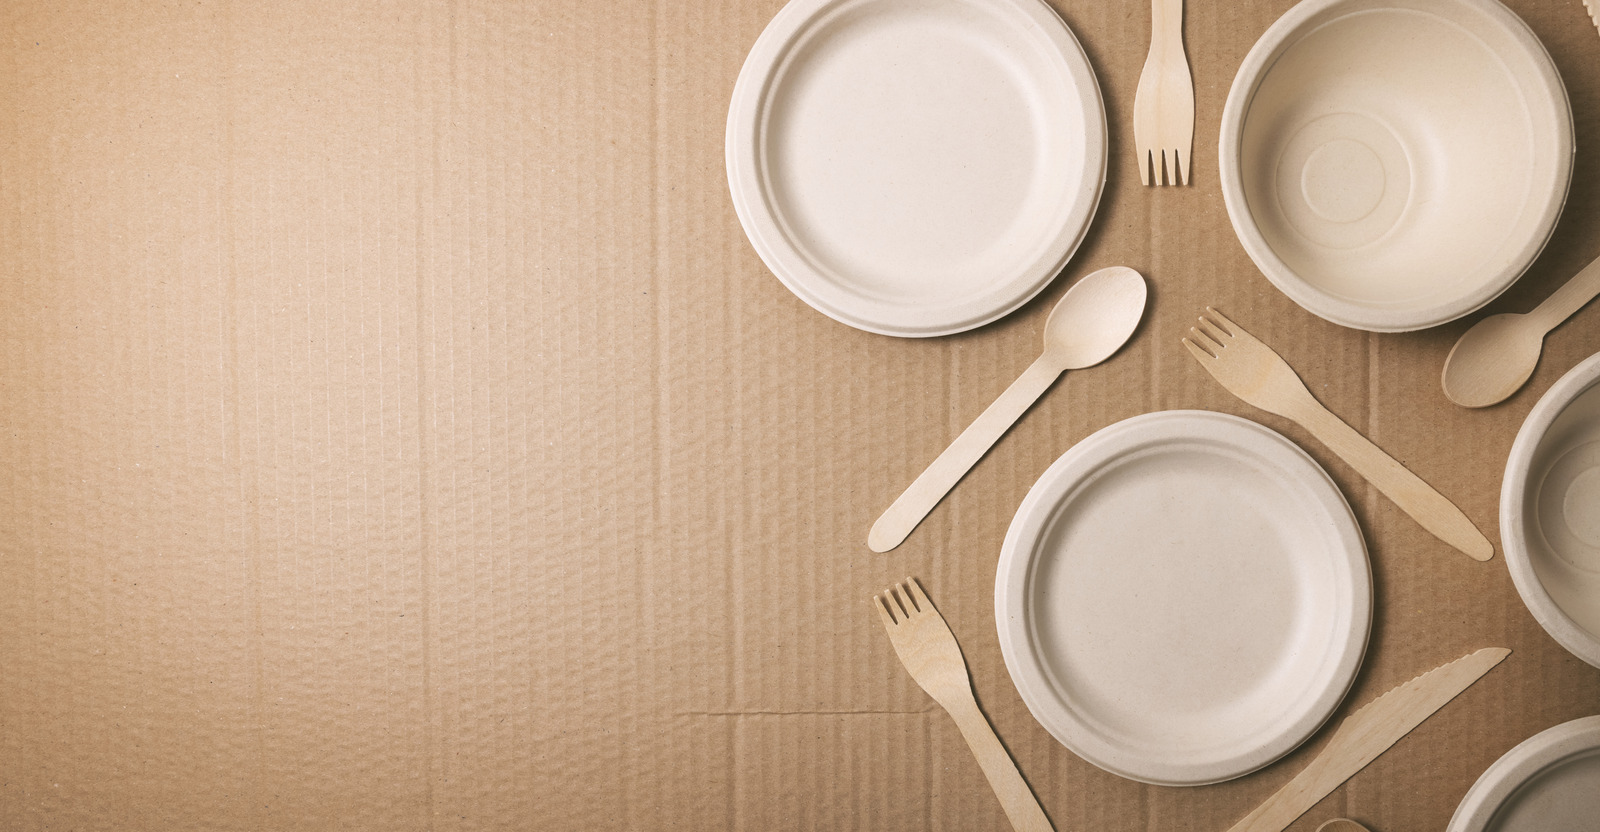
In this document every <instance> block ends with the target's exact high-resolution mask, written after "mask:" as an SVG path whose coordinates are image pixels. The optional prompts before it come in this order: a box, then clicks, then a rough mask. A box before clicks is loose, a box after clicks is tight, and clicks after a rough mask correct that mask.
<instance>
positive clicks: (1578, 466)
mask: <svg viewBox="0 0 1600 832" xmlns="http://www.w3.org/2000/svg"><path fill="white" fill-rule="evenodd" d="M1500 543H1501V545H1502V546H1503V547H1504V549H1505V553H1506V567H1507V568H1508V569H1510V570H1511V579H1512V581H1513V582H1514V583H1515V584H1516V586H1517V592H1518V593H1519V594H1520V595H1522V601H1523V603H1525V604H1527V605H1528V610H1529V611H1530V612H1532V613H1533V617H1534V618H1535V619H1537V620H1538V622H1539V624H1540V625H1541V626H1543V627H1544V629H1545V631H1546V632H1548V633H1550V636H1551V637H1552V638H1554V639H1555V640H1556V641H1557V642H1559V643H1560V644H1561V646H1562V647H1565V648H1567V650H1569V651H1571V652H1572V653H1573V655H1576V656H1577V657H1578V658H1580V659H1583V660H1584V661H1586V662H1588V663H1589V664H1592V665H1594V666H1595V667H1600V355H1594V356H1591V357H1590V358H1589V359H1588V360H1587V361H1584V362H1583V363H1582V364H1579V365H1578V366H1576V367H1574V368H1573V369H1572V371H1571V372H1569V373H1567V374H1566V375H1565V376H1563V377H1562V378H1561V380H1560V381H1557V382H1556V383H1555V385H1554V386H1552V387H1551V388H1550V390H1549V392H1547V393H1545V394H1544V398H1542V399H1540V400H1539V403H1538V404H1536V405H1534V407H1533V410H1532V411H1531V412H1529V413H1528V418H1527V420H1526V421H1524V422H1523V423H1522V430H1521V431H1519V432H1518V433H1517V439H1516V441H1515V442H1514V443H1512V445H1511V457H1510V459H1509V460H1508V461H1507V462H1506V475H1505V480H1504V482H1503V483H1502V485H1501V488H1500Z"/></svg>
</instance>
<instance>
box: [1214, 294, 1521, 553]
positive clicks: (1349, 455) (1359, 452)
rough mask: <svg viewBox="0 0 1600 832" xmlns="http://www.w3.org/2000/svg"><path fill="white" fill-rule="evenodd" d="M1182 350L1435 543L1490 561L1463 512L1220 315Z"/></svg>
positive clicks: (1483, 542)
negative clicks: (1321, 449) (1330, 457)
mask: <svg viewBox="0 0 1600 832" xmlns="http://www.w3.org/2000/svg"><path fill="white" fill-rule="evenodd" d="M1207 315H1209V316H1210V317H1207ZM1213 319H1214V320H1213ZM1183 345H1184V346H1186V347H1188V348H1189V353H1190V354H1191V355H1193V356H1194V357H1195V360H1197V361H1199V362H1200V366H1202V367H1204V368H1206V371H1207V372H1209V373H1211V375H1212V377H1213V378H1215V379H1216V380H1217V381H1219V382H1221V383H1222V386H1223V387H1226V388H1228V392H1230V393H1232V394H1234V395H1235V396H1238V397H1239V398H1241V399H1243V400H1244V401H1245V402H1247V403H1249V404H1251V405H1254V406H1256V407H1259V408H1261V409H1262V410H1265V411H1267V412H1268V413H1276V414H1277V415H1279V416H1282V417H1284V418H1286V419H1290V420H1292V421H1294V422H1297V423H1298V424H1299V425H1300V426H1301V427H1303V428H1305V429H1306V430H1309V431H1311V435H1312V436H1315V437H1317V439H1319V440H1321V441H1322V443H1323V444H1324V445H1327V446H1328V449H1329V450H1331V451H1333V452H1334V453H1336V454H1338V455H1339V456H1340V457H1341V458H1342V459H1344V461H1345V462H1348V463H1350V467H1352V468H1354V469H1356V472H1357V473H1359V474H1361V476H1363V477H1366V478H1367V481H1368V482H1370V483H1372V484H1373V485H1375V486H1377V487H1378V490H1379V491H1382V492H1383V493H1384V495H1386V496H1387V497H1388V498H1389V499H1391V500H1393V501H1394V502H1395V504H1396V505H1398V506H1400V509H1401V510H1402V511H1404V512H1405V513H1406V514H1409V515H1411V517H1412V519H1414V520H1416V521H1417V522H1418V523H1420V524H1422V527H1423V528H1424V529H1427V530H1428V531H1429V532H1432V533H1433V535H1434V536H1435V537H1437V538H1439V539H1440V540H1443V541H1444V542H1446V543H1448V544H1450V545H1451V546H1454V547H1455V548H1457V549H1460V550H1461V551H1462V552H1465V553H1466V555H1467V557H1470V558H1472V559H1473V560H1480V561H1483V560H1488V559H1489V558H1492V557H1494V546H1493V544H1491V543H1490V542H1489V539H1488V538H1486V537H1484V536H1483V533H1482V532H1480V531H1478V527H1477V526H1474V525H1472V521H1471V520H1468V519H1467V515H1465V514H1463V513H1461V509H1459V508H1456V505H1455V504H1454V503H1452V502H1450V501H1449V500H1447V499H1445V497H1444V495H1443V494H1440V493H1439V492H1438V491H1435V490H1434V489H1433V486H1431V485H1428V484H1427V483H1425V482H1423V481H1422V479H1421V478H1419V477H1418V476H1417V475H1416V474H1413V473H1411V472H1410V471H1409V470H1407V469H1406V467H1405V466H1404V465H1401V464H1400V463H1399V462H1397V461H1396V460H1395V459H1394V457H1391V456H1389V455H1388V454H1386V453H1384V452H1383V450H1382V449H1380V448H1379V447H1378V446H1377V445H1374V444H1372V442H1371V441H1370V440H1368V439H1367V438H1366V437H1365V436H1362V435H1361V434H1359V433H1357V432H1356V430H1355V428H1352V427H1350V426H1349V425H1347V424H1345V423H1344V421H1343V420H1341V419H1340V418H1339V417H1338V416H1335V415H1333V414H1332V413H1331V412H1329V411H1328V409H1327V408H1326V407H1323V406H1322V404H1321V403H1320V402H1318V401H1317V400H1316V398H1315V397H1313V396H1312V395H1311V391H1310V390H1307V389H1306V385H1305V382H1303V381H1301V380H1300V377H1299V376H1298V375H1296V374H1295V372H1294V368H1292V367H1290V366H1289V364H1288V362H1286V361H1284V360H1283V358H1282V357H1281V356H1279V355H1278V354H1277V353H1275V352H1273V351H1272V348H1271V347H1269V346H1267V345H1266V344H1263V343H1261V342H1260V341H1258V340H1256V337H1255V336H1253V335H1251V334H1250V333H1248V332H1245V331H1244V329H1243V328H1242V327H1240V326H1239V325H1238V324H1236V323H1234V322H1233V321H1230V320H1228V319H1227V318H1225V317H1223V315H1222V313H1221V312H1218V311H1217V310H1215V309H1212V308H1211V307H1209V306H1208V307H1206V315H1202V316H1200V326H1199V327H1198V328H1195V327H1190V329H1189V337H1188V338H1184V339H1183Z"/></svg>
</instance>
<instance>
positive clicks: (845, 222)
mask: <svg viewBox="0 0 1600 832" xmlns="http://www.w3.org/2000/svg"><path fill="white" fill-rule="evenodd" d="M727 166H728V186H729V188H730V190H731V192H732V196H733V205H734V208H735V210H736V211H737V212H738V215H739V222H740V224H742V225H743V226H744V230H745V233H746V234H747V235H748V236H749V238H750V243H751V245H752V246H753V247H754V248H755V250H756V253H757V254H759V255H760V256H761V259H762V261H764V262H765V263H766V264H767V267H768V268H770V269H771V270H772V272H773V274H775V275H777V276H778V279H779V280H782V281H783V283H784V285H785V286H787V287H789V290H790V291H792V292H794V293H795V294H796V295H798V296H799V297H800V299H801V300H804V301H805V302H806V303H809V304H811V305H812V306H813V307H815V308H816V309H818V310H819V311H821V312H823V313H824V314H827V315H829V316H830V317H833V318H835V319H836V320H839V321H842V322H844V323H847V324H849V325H851V326H854V327H858V328H860V329H865V330H868V331H870V332H879V333H883V334H886V335H901V336H912V337H916V336H932V335H944V334H948V333H952V332H960V331H961V330H965V329H971V328H973V327H975V326H979V325H981V324H984V323H987V322H989V321H992V320H994V319H995V318H998V317H1000V316H1002V315H1004V314H1006V313H1007V312H1010V311H1011V310H1013V309H1016V308H1017V307H1019V306H1021V305H1022V304H1023V303H1025V302H1027V300H1028V299H1029V298H1031V297H1033V296H1034V295H1036V294H1038V293H1039V291H1040V290H1041V289H1043V288H1044V287H1045V286H1046V285H1047V284H1048V283H1049V282H1050V280H1051V278H1054V277H1055V276H1056V274H1057V273H1059V272H1060V271H1061V268H1062V266H1063V265H1065V264H1066V261H1067V258H1068V257H1070V256H1071V255H1072V252H1073V251H1074V250H1076V249H1077V247H1078V243H1079V242H1080V241H1081V240H1082V239H1083V235H1084V232H1085V231H1086V230H1087V229H1088V226H1089V221H1090V219H1092V218H1093V217H1094V213H1095V208H1096V206H1097V205H1098V204H1099V201H1100V191H1101V188H1102V186H1103V185H1104V183H1105V175H1106V173H1105V172H1106V121H1105V109H1104V107H1103V105H1102V103H1101V100H1100V87H1099V85H1098V84H1097V83H1096V81H1095V77H1094V70H1092V69H1091V68H1090V66H1089V60H1088V58H1087V57H1086V56H1085V55H1084V53H1083V49H1082V47H1080V46H1079V45H1078V41H1077V39H1076V38H1074V37H1073V35H1072V32H1071V31H1069V30H1068V29H1067V26H1066V24H1065V23H1062V22H1061V18H1060V17H1059V16H1057V15H1056V13H1055V11H1054V10H1052V9H1051V8H1050V7H1049V6H1048V5H1046V4H1045V3H1043V2H1041V0H792V2H790V3H789V4H788V5H787V6H785V7H784V8H783V10H782V11H780V12H779V13H778V15H777V16H776V17H774V18H773V20H772V23H771V24H769V25H768V26H767V29H766V31H764V32H762V34H761V37H760V38H758V39H757V41H756V43H755V46H754V47H753V48H752V49H751V50H750V56H749V58H748V59H747V60H746V61H745V64H744V68H743V69H742V70H741V71H740V73H739V80H738V82H737V83H736V84H735V85H734V89H733V101H732V104H731V106H730V107H729V109H728V132H727Z"/></svg>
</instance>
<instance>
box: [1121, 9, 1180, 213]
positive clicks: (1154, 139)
mask: <svg viewBox="0 0 1600 832" xmlns="http://www.w3.org/2000/svg"><path fill="white" fill-rule="evenodd" d="M1133 143H1134V145H1135V147H1136V149H1137V150H1138V151H1139V181H1140V182H1143V183H1144V184H1146V185H1150V184H1155V185H1163V184H1165V185H1187V184H1189V162H1190V159H1191V158H1192V153H1193V149H1194V80H1193V79H1192V78H1191V77H1190V75H1189V57H1188V56H1187V55H1185V54H1184V51H1183V0H1151V2H1150V54H1149V56H1148V57H1146V58H1145V60H1144V72H1143V73H1141V74H1140V75H1139V89H1138V91H1136V92H1135V93H1134V96H1133ZM1163 170H1165V171H1166V180H1165V181H1163V180H1162V176H1161V174H1162V171H1163Z"/></svg>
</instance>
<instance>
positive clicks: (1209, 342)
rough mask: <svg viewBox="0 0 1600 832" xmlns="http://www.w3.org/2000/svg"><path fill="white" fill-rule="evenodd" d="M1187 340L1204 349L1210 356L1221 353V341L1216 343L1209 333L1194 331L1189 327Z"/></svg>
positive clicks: (1194, 329)
mask: <svg viewBox="0 0 1600 832" xmlns="http://www.w3.org/2000/svg"><path fill="white" fill-rule="evenodd" d="M1188 340H1190V341H1193V342H1194V343H1195V344H1196V345H1198V346H1201V347H1205V349H1206V352H1209V353H1211V354H1212V355H1216V354H1217V353H1219V352H1221V351H1222V342H1221V341H1218V340H1217V339H1216V338H1214V337H1212V335H1211V333H1209V332H1205V331H1203V330H1199V329H1196V328H1194V327H1192V326H1191V327H1189V338H1188Z"/></svg>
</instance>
